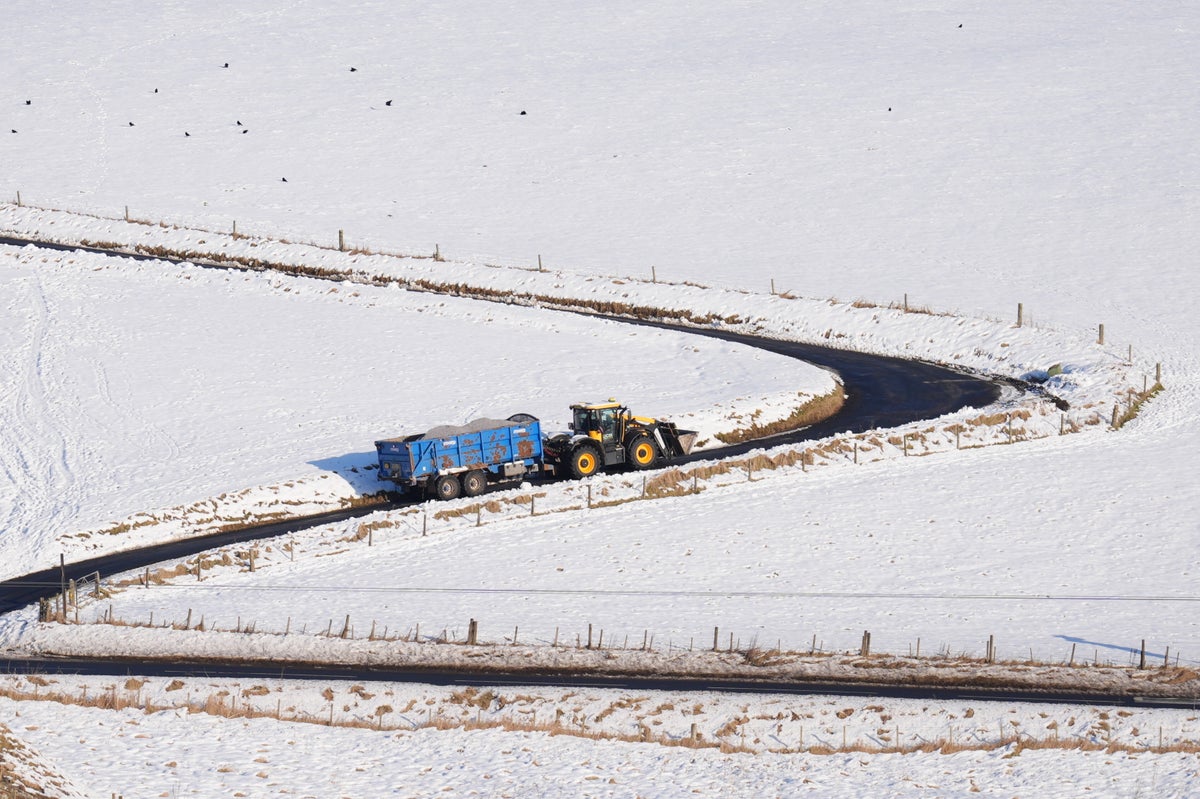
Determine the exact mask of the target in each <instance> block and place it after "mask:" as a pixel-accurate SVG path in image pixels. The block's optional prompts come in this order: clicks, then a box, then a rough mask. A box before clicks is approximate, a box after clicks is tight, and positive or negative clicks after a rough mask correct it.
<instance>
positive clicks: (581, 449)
mask: <svg viewBox="0 0 1200 799" xmlns="http://www.w3.org/2000/svg"><path fill="white" fill-rule="evenodd" d="M567 467H568V468H569V469H570V470H571V476H572V477H574V478H575V479H576V480H581V479H583V478H584V477H591V476H592V475H593V474H595V473H596V470H597V469H599V468H600V453H599V452H598V451H597V450H596V447H594V446H593V445H591V444H580V445H579V446H578V447H576V448H575V449H573V450H572V451H571V458H570V460H569V461H568V462H567Z"/></svg>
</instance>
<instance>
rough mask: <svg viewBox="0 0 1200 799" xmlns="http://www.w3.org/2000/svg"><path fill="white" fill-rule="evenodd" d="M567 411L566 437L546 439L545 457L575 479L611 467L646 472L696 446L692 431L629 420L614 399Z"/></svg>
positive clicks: (647, 420)
mask: <svg viewBox="0 0 1200 799" xmlns="http://www.w3.org/2000/svg"><path fill="white" fill-rule="evenodd" d="M571 412H572V414H573V418H572V422H571V426H570V427H571V432H570V433H560V434H559V435H556V436H554V437H552V438H550V439H548V440H547V441H546V452H547V454H548V455H549V456H550V457H551V458H552V459H553V460H554V461H556V462H557V463H558V464H560V465H561V467H562V468H563V470H564V471H565V472H566V473H567V474H569V475H570V476H571V477H574V478H576V479H579V478H583V477H590V476H591V475H593V474H595V473H596V472H598V471H599V470H600V469H602V468H608V467H614V466H627V467H630V468H633V469H639V470H640V469H650V468H652V467H654V466H656V465H658V464H660V463H663V462H668V461H670V460H672V459H674V458H677V457H681V456H683V455H687V454H688V453H689V452H691V450H692V445H693V444H694V443H695V441H696V432H695V431H693V430H680V429H679V428H678V427H676V426H675V424H674V423H672V422H668V421H664V420H662V419H650V418H647V417H644V416H634V415H633V414H632V413H631V412H630V411H629V409H628V408H626V407H625V406H624V405H622V404H621V403H619V402H617V401H616V400H611V399H610V400H609V401H608V402H599V403H577V404H575V405H572V406H571Z"/></svg>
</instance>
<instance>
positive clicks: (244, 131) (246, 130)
mask: <svg viewBox="0 0 1200 799" xmlns="http://www.w3.org/2000/svg"><path fill="white" fill-rule="evenodd" d="M249 132H250V128H242V133H249Z"/></svg>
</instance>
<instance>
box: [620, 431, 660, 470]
mask: <svg viewBox="0 0 1200 799" xmlns="http://www.w3.org/2000/svg"><path fill="white" fill-rule="evenodd" d="M625 453H626V454H627V455H628V456H629V465H630V466H631V467H633V468H634V469H637V470H639V471H640V470H642V469H649V468H651V467H653V466H654V464H656V463H658V457H659V455H660V452H659V449H658V442H656V441H655V440H654V439H653V438H651V437H650V436H648V435H646V434H645V433H641V434H639V435H636V436H634V437H633V438H632V439H631V440H630V442H629V445H628V446H627V447H625Z"/></svg>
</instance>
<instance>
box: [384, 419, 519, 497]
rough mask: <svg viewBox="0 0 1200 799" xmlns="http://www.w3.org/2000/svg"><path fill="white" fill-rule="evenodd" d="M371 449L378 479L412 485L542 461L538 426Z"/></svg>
mask: <svg viewBox="0 0 1200 799" xmlns="http://www.w3.org/2000/svg"><path fill="white" fill-rule="evenodd" d="M375 448H376V450H377V451H378V454H379V468H380V474H379V476H380V478H381V479H385V480H396V481H397V482H405V483H412V482H420V481H423V480H424V479H427V478H430V477H434V476H436V475H438V474H441V473H445V472H456V471H463V470H467V469H478V468H486V469H488V470H489V471H491V472H499V471H500V470H501V469H502V468H503V467H504V464H506V463H517V462H522V463H524V464H525V465H526V466H527V467H530V466H534V465H535V464H538V463H540V462H541V460H542V429H541V425H540V424H539V423H538V422H528V423H521V424H510V425H505V426H504V427H497V428H493V429H490V430H483V431H480V432H477V433H464V434H462V435H458V436H446V437H443V438H434V439H426V438H418V439H415V440H404V439H390V440H387V441H376V442H375Z"/></svg>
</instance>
